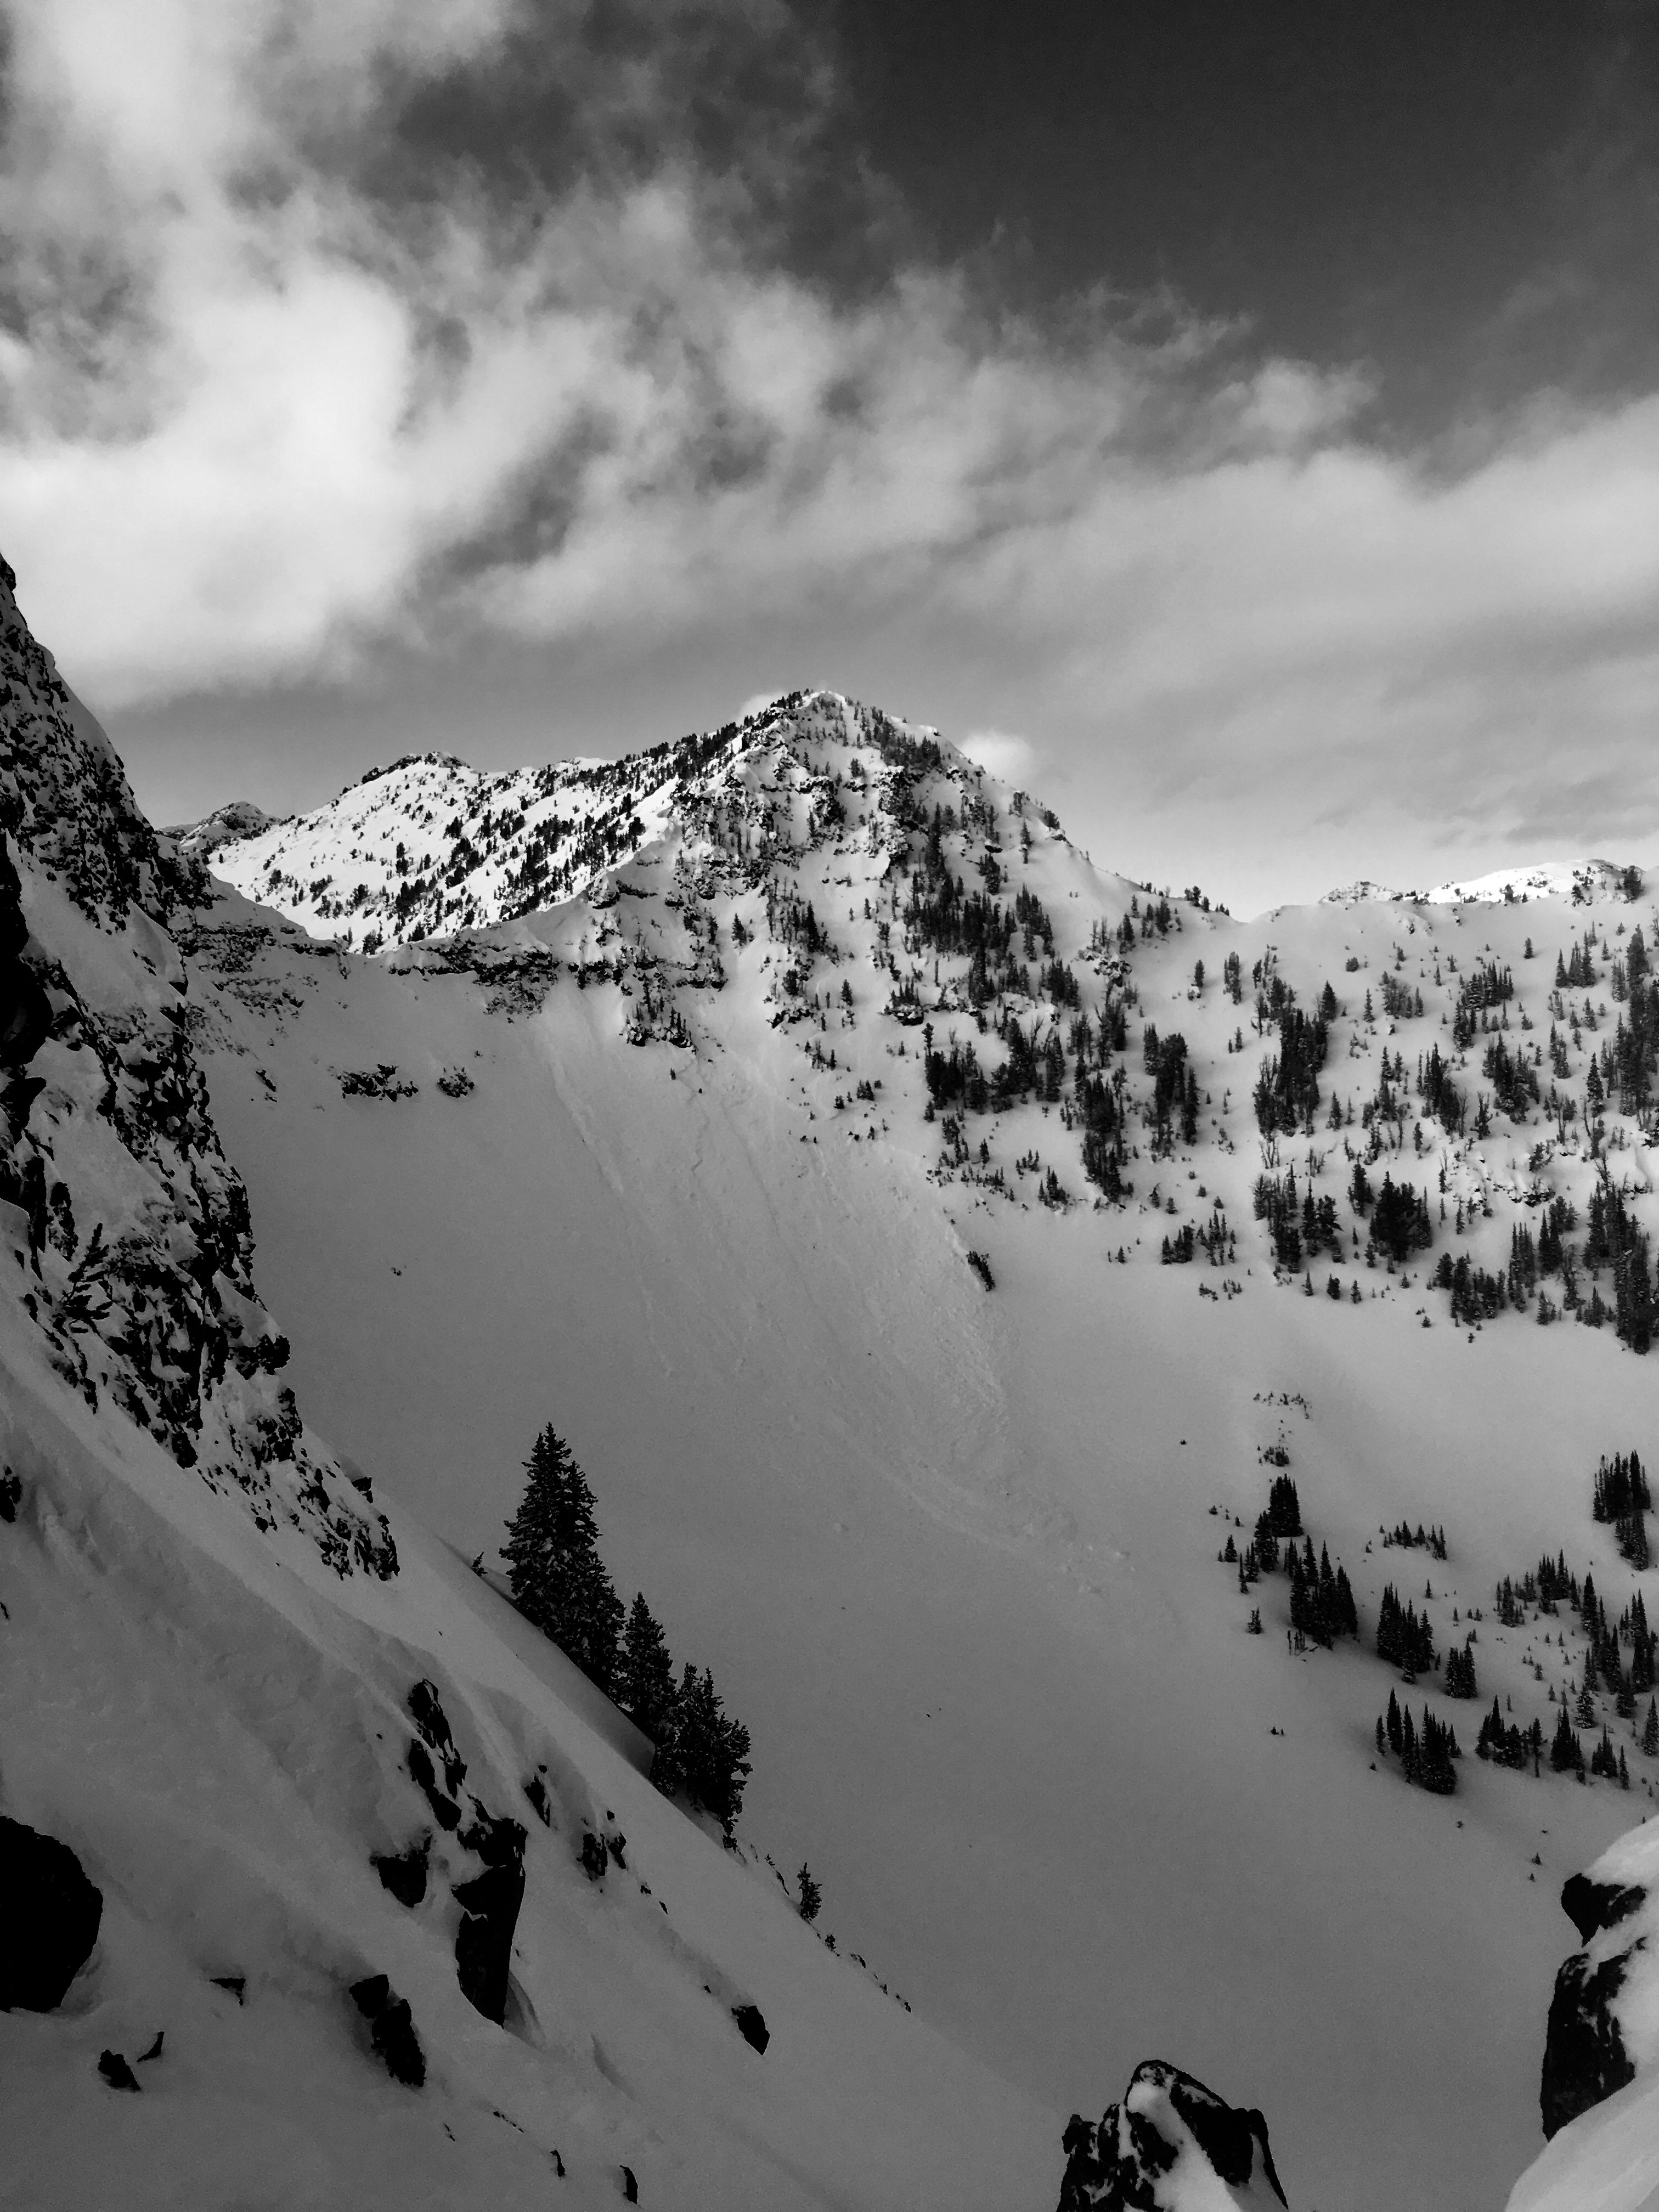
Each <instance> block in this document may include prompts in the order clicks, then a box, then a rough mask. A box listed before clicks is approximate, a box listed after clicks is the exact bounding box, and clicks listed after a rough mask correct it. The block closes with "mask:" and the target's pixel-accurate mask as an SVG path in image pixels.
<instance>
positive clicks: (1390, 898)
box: [1325, 860, 1643, 906]
mask: <svg viewBox="0 0 1659 2212" xmlns="http://www.w3.org/2000/svg"><path fill="white" fill-rule="evenodd" d="M1642 879H1643V878H1642V871H1641V870H1640V869H1639V868H1636V867H1633V866H1631V865H1630V864H1629V863H1627V862H1620V861H1617V860H1541V861H1539V862H1537V863H1536V864H1535V865H1534V866H1531V867H1528V868H1495V869H1493V871H1492V873H1491V874H1490V875H1485V876H1472V877H1469V878H1467V879H1466V880H1464V881H1462V882H1453V883H1445V884H1436V885H1435V887H1434V889H1433V890H1431V891H1421V892H1415V891H1395V890H1389V888H1388V887H1387V885H1386V884H1374V883H1371V882H1370V881H1369V880H1362V881H1360V882H1358V883H1354V884H1344V885H1343V886H1342V888H1341V889H1340V890H1334V891H1328V892H1327V893H1326V895H1325V903H1327V904H1329V905H1334V906H1352V905H1353V904H1354V903H1355V902H1357V901H1358V900H1361V899H1375V900H1377V901H1380V902H1392V903H1394V904H1395V905H1401V904H1407V903H1412V902H1415V903H1417V904H1420V905H1425V906H1515V905H1524V904H1526V903H1528V902H1529V901H1531V900H1533V899H1555V900H1561V901H1564V902H1566V903H1567V904H1568V905H1571V906H1595V905H1600V904H1605V903H1607V902H1617V901H1620V900H1623V901H1626V902H1628V901H1629V899H1630V898H1631V896H1632V892H1633V891H1634V892H1635V893H1636V894H1637V895H1638V896H1639V893H1640V889H1641V884H1642Z"/></svg>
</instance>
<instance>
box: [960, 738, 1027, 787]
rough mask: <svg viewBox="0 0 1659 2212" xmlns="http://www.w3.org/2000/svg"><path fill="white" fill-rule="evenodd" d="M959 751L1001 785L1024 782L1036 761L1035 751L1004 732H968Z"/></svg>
mask: <svg viewBox="0 0 1659 2212" xmlns="http://www.w3.org/2000/svg"><path fill="white" fill-rule="evenodd" d="M960 750H962V751H963V752H964V753H966V754H967V756H968V757H969V760H970V761H974V762H975V763H977V764H978V765H979V766H980V767H981V768H982V769H984V770H985V772H986V774H987V775H994V776H1000V778H1001V779H1002V781H1004V782H1005V783H1013V784H1020V783H1024V781H1026V779H1027V778H1028V777H1029V776H1030V773H1031V770H1032V768H1033V766H1034V765H1035V763H1036V748H1035V747H1034V746H1033V745H1032V744H1030V743H1029V741H1028V740H1027V739H1026V738H1017V737H1013V736H1012V735H1011V734H1010V733H1009V732H1007V731H1006V730H970V731H969V733H968V735H967V736H966V737H965V738H962V739H961V740H960Z"/></svg>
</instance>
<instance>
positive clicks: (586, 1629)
mask: <svg viewBox="0 0 1659 2212" xmlns="http://www.w3.org/2000/svg"><path fill="white" fill-rule="evenodd" d="M525 1473H526V1475H527V1476H528V1477H529V1480H528V1481H527V1482H526V1485H525V1493H524V1497H523V1498H522V1499H521V1501H520V1505H519V1510H518V1511H517V1512H516V1513H515V1514H514V1515H513V1518H512V1520H511V1521H509V1522H507V1542H506V1543H505V1544H504V1545H503V1546H502V1547H501V1557H502V1558H503V1559H505V1560H506V1561H507V1577H508V1580H509V1581H510V1583H511V1584H512V1589H513V1603H514V1604H515V1605H516V1606H517V1607H518V1608H519V1610H520V1613H523V1614H524V1616H525V1618H526V1620H532V1621H533V1622H534V1623H535V1625H536V1626H537V1627H538V1628H539V1629H540V1630H541V1632H542V1633H543V1634H544V1636H548V1637H550V1638H552V1640H553V1642H554V1643H555V1644H557V1645H558V1646H559V1648H560V1650H562V1651H563V1652H564V1653H565V1654H566V1655H567V1656H568V1657H569V1658H572V1659H574V1661H575V1662H576V1664H577V1665H578V1666H579V1667H580V1668H581V1670H582V1672H583V1673H584V1674H586V1675H587V1676H588V1677H589V1679H590V1680H592V1681H594V1682H597V1683H598V1684H599V1687H600V1688H601V1689H603V1690H607V1691H608V1690H609V1689H610V1688H611V1684H612V1681H613V1680H614V1678H615V1674H616V1668H617V1639H618V1638H619V1636H620V1634H621V1632H622V1626H623V1607H622V1601H621V1599H620V1598H619V1597H618V1596H617V1593H616V1590H615V1589H614V1588H613V1587H612V1585H611V1577H610V1576H609V1575H608V1574H607V1573H606V1572H605V1563H604V1561H603V1560H602V1559H600V1557H599V1524H598V1522H597V1521H596V1520H595V1518H594V1514H593V1493H592V1490H591V1489H590V1488H589V1487H588V1482H587V1477H586V1475H585V1474H583V1472H582V1470H581V1468H580V1466H579V1465H578V1464H577V1462H576V1460H575V1458H574V1456H573V1455H572V1453H571V1450H570V1447H569V1446H568V1444H567V1443H565V1441H564V1439H563V1437H561V1436H559V1435H558V1434H557V1433H556V1431H555V1430H554V1428H553V1426H552V1424H551V1423H549V1425H547V1427H546V1428H544V1430H543V1431H542V1432H541V1434H540V1435H539V1436H538V1437H537V1439H536V1441H535V1443H534V1444H533V1445H532V1447H531V1453H530V1457H529V1459H528V1460H527V1461H526V1462H525Z"/></svg>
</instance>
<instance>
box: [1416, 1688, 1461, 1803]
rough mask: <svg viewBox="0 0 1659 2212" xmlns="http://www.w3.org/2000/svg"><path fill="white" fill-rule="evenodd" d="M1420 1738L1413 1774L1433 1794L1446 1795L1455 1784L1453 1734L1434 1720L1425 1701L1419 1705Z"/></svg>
mask: <svg viewBox="0 0 1659 2212" xmlns="http://www.w3.org/2000/svg"><path fill="white" fill-rule="evenodd" d="M1421 1741H1422V1748H1421V1752H1420V1754H1419V1769H1418V1776H1417V1779H1418V1783H1419V1787H1420V1788H1422V1789H1424V1790H1432V1791H1433V1793H1434V1795H1435V1796H1437V1797H1449V1796H1451V1794H1452V1792H1453V1791H1454V1790H1455V1789H1456V1787H1457V1773H1456V1770H1455V1768H1454V1766H1453V1765H1452V1761H1453V1759H1455V1757H1456V1756H1457V1737H1456V1734H1455V1731H1454V1730H1453V1729H1451V1728H1449V1727H1448V1726H1446V1725H1445V1724H1444V1723H1442V1722H1440V1721H1437V1720H1436V1718H1435V1717H1434V1715H1433V1714H1432V1713H1431V1711H1429V1709H1428V1707H1427V1706H1426V1705H1425V1706H1424V1708H1423V1735H1422V1740H1421Z"/></svg>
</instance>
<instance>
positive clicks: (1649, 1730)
mask: <svg viewBox="0 0 1659 2212" xmlns="http://www.w3.org/2000/svg"><path fill="white" fill-rule="evenodd" d="M1642 1748H1643V1750H1644V1752H1646V1753H1647V1755H1648V1757H1649V1758H1650V1759H1656V1758H1659V1701H1656V1700H1655V1699H1652V1698H1650V1699H1648V1718H1647V1725H1646V1727H1645V1728H1644V1729H1643V1730H1642Z"/></svg>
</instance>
